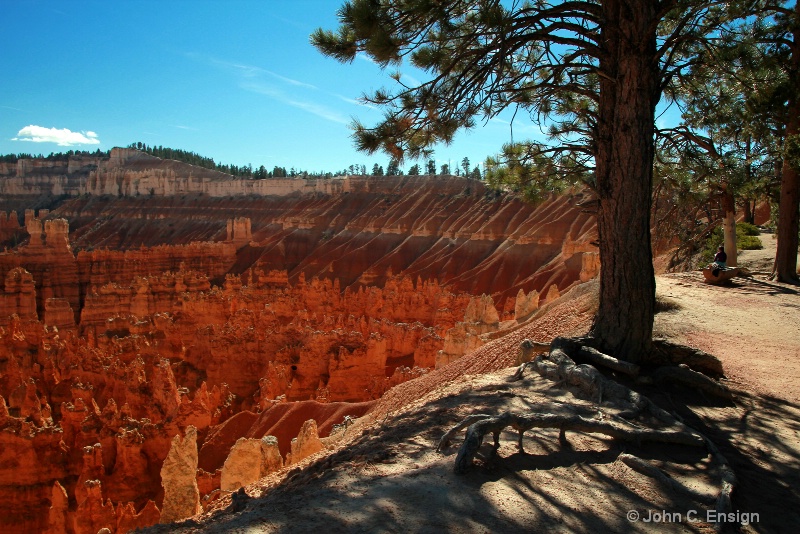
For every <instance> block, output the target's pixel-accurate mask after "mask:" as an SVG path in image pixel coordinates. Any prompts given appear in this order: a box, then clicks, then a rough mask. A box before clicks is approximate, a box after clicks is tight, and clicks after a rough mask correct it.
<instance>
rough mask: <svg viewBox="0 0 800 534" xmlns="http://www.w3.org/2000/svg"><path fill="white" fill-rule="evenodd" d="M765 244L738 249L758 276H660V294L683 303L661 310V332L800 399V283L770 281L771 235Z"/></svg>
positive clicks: (758, 388)
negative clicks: (708, 279)
mask: <svg viewBox="0 0 800 534" xmlns="http://www.w3.org/2000/svg"><path fill="white" fill-rule="evenodd" d="M760 238H761V241H762V243H763V244H764V248H763V249H762V250H745V251H742V252H741V253H740V256H739V266H740V267H744V268H746V269H748V270H749V271H750V272H751V273H752V276H750V277H747V278H743V277H737V278H734V279H733V281H732V282H731V283H730V284H729V285H725V286H714V285H710V284H706V283H704V281H703V277H702V275H700V273H698V272H688V273H679V274H670V275H664V276H659V277H657V279H656V283H657V290H656V293H657V295H659V297H660V298H662V299H663V300H665V301H666V302H668V303H673V304H675V305H676V306H677V307H678V309H676V310H674V311H669V312H665V313H660V314H658V315H657V316H656V324H655V334H656V336H661V337H668V338H670V339H672V340H673V341H676V342H678V343H684V344H686V345H691V346H693V347H697V348H699V349H702V350H704V351H706V352H710V353H712V354H714V355H716V356H718V357H719V358H720V359H722V361H723V364H724V368H725V373H726V375H727V376H728V377H729V378H730V379H731V380H732V381H734V382H735V383H737V384H741V385H743V386H747V387H748V388H749V389H752V390H753V391H755V392H758V393H761V394H769V395H774V396H777V397H781V398H783V399H786V400H790V401H794V402H797V401H800V288H799V287H797V286H791V285H787V284H780V283H776V282H771V281H769V280H768V279H767V274H768V271H769V269H771V266H772V261H773V259H774V258H775V239H774V236H773V234H767V233H764V234H762V235H761V236H760Z"/></svg>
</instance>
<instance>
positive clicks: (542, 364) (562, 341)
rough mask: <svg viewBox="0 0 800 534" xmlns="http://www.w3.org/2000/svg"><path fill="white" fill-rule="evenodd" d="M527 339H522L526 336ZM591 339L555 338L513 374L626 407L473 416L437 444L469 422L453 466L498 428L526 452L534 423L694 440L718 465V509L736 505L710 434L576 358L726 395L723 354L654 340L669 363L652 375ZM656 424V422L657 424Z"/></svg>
mask: <svg viewBox="0 0 800 534" xmlns="http://www.w3.org/2000/svg"><path fill="white" fill-rule="evenodd" d="M523 343H525V342H524V341H523ZM591 343H592V340H591V339H589V338H579V339H566V338H556V339H554V340H553V342H552V343H551V346H550V352H549V353H541V354H539V355H537V356H535V357H533V359H532V360H531V361H529V362H526V363H522V364H521V365H520V366H519V367H518V368H517V371H516V372H515V373H514V376H513V378H512V380H518V379H520V378H522V377H523V376H524V374H525V372H526V371H527V370H528V369H534V370H535V371H536V372H537V373H538V374H540V375H541V376H542V377H544V378H547V379H549V380H552V381H554V382H557V383H559V384H565V385H569V386H573V387H575V388H577V389H578V390H579V391H580V392H582V393H583V394H585V395H587V396H589V397H590V398H592V399H593V400H595V402H597V404H600V403H604V404H607V405H609V404H610V405H611V406H614V407H615V408H618V409H620V410H621V411H620V412H619V413H618V414H617V415H616V416H614V415H609V414H604V413H603V412H601V411H600V409H599V408H598V410H597V412H598V415H599V416H598V417H594V418H587V417H583V416H580V415H578V414H577V413H575V411H576V409H575V408H571V409H570V410H571V412H572V413H567V414H553V413H535V412H532V413H525V414H514V413H511V412H505V413H502V414H500V415H497V416H490V415H485V414H481V415H471V416H469V417H467V418H465V419H464V420H463V421H461V422H460V423H459V424H458V425H456V426H455V427H453V428H452V429H450V430H449V431H448V432H447V433H445V435H444V436H442V439H441V440H440V441H439V445H438V447H437V450H441V449H443V448H445V447H446V446H447V445H448V444H449V442H450V441H451V440H452V439H453V436H454V435H455V434H456V433H457V432H459V431H460V430H461V429H463V428H467V427H468V428H467V433H466V436H465V438H464V443H463V444H462V445H461V447H460V449H459V451H458V454H457V456H456V460H455V465H454V471H455V472H456V473H463V472H465V471H466V470H467V469H468V468H469V466H470V465H471V464H472V461H473V458H474V457H475V455H476V454H477V452H478V449H479V448H480V446H481V444H482V443H483V438H484V437H485V436H486V434H489V433H491V434H492V435H493V437H494V446H495V449H497V448H498V447H499V439H500V433H501V432H502V431H503V430H504V429H506V428H508V427H511V428H513V429H515V430H517V431H518V433H519V437H518V447H519V450H520V452H524V450H523V446H522V440H523V434H524V433H525V432H526V431H527V430H530V429H532V428H558V429H559V431H560V434H559V438H560V441H561V443H562V444H564V443H566V439H565V432H567V431H572V432H585V433H593V434H602V435H605V436H608V437H610V438H613V439H615V440H619V441H623V442H633V443H637V444H639V443H642V442H661V443H670V444H680V445H688V446H694V447H703V446H705V447H706V448H707V449H708V451H709V452H710V453H711V455H712V457H713V459H714V461H715V463H716V464H717V469H716V470H717V472H718V473H719V478H720V490H719V494H718V496H717V497H716V508H717V512H718V513H720V514H721V513H727V512H729V511H730V510H731V492H732V491H733V488H734V487H735V485H736V476H735V474H734V472H733V470H732V469H731V467H730V465H729V464H728V463H727V461H726V460H725V458H724V457H723V456H722V454H720V452H719V449H718V448H717V447H716V445H715V444H714V443H713V442H712V441H711V440H709V439H708V438H707V437H705V436H703V435H702V434H700V433H699V432H697V431H696V430H694V429H692V428H689V427H688V426H686V425H685V424H684V423H683V422H682V421H681V420H680V419H679V418H677V417H675V416H674V415H672V414H670V413H669V412H667V411H666V410H664V409H662V408H660V407H658V406H657V405H656V404H655V403H653V402H652V401H651V400H650V399H649V398H647V397H646V396H644V395H641V394H640V393H638V392H636V391H634V390H632V389H631V388H629V387H627V386H625V385H623V384H621V383H619V382H617V381H616V380H613V379H609V378H607V377H606V376H605V375H603V374H602V373H601V372H600V371H598V370H597V368H596V367H594V366H592V365H588V364H585V363H581V364H576V363H575V361H574V360H573V358H575V359H577V360H579V361H588V362H591V363H593V364H595V365H599V366H602V367H605V368H607V369H610V370H612V371H613V372H615V373H622V374H625V375H627V376H629V377H632V378H634V379H635V381H636V382H637V383H656V384H661V383H663V382H676V383H679V384H682V385H685V386H689V387H691V388H693V389H697V390H700V391H703V392H706V393H710V394H713V395H716V396H719V397H723V398H725V399H732V398H733V395H732V394H731V392H730V390H728V388H727V387H725V385H723V384H721V383H719V382H718V381H717V380H714V378H719V377H722V376H724V375H723V372H722V364H721V363H720V361H719V359H717V358H716V357H714V356H712V355H710V354H706V353H704V352H702V351H698V350H695V349H691V348H689V347H683V346H680V345H675V344H672V343H669V342H665V341H657V342H656V347H657V348H656V351H657V352H658V354H657V355H656V361H657V363H659V364H664V365H662V366H660V367H657V368H656V369H655V370H653V371H651V372H649V373H648V374H643V370H642V368H641V367H639V366H638V365H634V364H631V363H628V362H624V361H621V360H618V359H617V358H614V357H613V356H609V355H607V354H603V353H602V352H600V351H599V350H597V349H596V348H595V347H592V346H591ZM532 348H533V347H529V346H528V345H525V346H524V347H523V346H521V349H522V350H525V351H528V352H530V351H531V350H530V349H532ZM703 373H707V374H708V375H711V376H712V377H714V378H710V377H709V376H706V374H703ZM640 416H648V418H646V419H645V420H644V421H642V420H640V421H638V422H637V424H634V423H632V422H631V420H632V419H634V418H637V417H640ZM656 421H657V422H656ZM654 423H655V424H656V426H657V428H654V427H653V426H652V425H653V424H654ZM619 459H620V460H621V461H622V462H624V463H625V464H626V465H628V466H630V467H631V468H632V469H635V470H636V471H638V472H640V473H642V474H644V475H646V476H648V477H651V478H653V479H655V480H657V481H658V482H659V483H660V484H661V485H662V486H663V487H665V488H667V489H669V490H672V491H676V492H679V493H682V494H684V495H686V496H688V497H690V498H692V499H693V500H695V501H697V502H700V503H705V504H710V503H711V502H712V501H714V500H715V499H714V498H712V497H709V496H708V495H702V494H700V493H698V492H696V491H694V490H691V489H689V488H687V487H685V486H684V485H682V484H680V483H679V482H677V481H675V480H673V479H672V478H670V477H669V476H667V475H666V474H665V473H664V472H662V471H661V470H660V469H658V468H656V467H654V466H652V465H650V464H649V463H647V462H645V461H644V460H641V459H639V458H637V457H635V456H632V455H630V454H621V455H620V457H619Z"/></svg>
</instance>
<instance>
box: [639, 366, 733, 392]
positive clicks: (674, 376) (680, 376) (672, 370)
mask: <svg viewBox="0 0 800 534" xmlns="http://www.w3.org/2000/svg"><path fill="white" fill-rule="evenodd" d="M650 376H651V378H652V381H653V382H655V383H656V384H659V383H662V382H675V383H678V384H681V385H684V386H688V387H691V388H695V389H698V390H700V391H704V392H706V393H710V394H711V395H715V396H717V397H722V398H723V399H728V400H732V399H733V393H731V390H730V389H728V388H727V387H726V386H725V385H723V384H721V383H719V382H717V381H716V380H713V379H711V378H709V377H707V376H706V375H704V374H701V373H698V372H695V371H692V370H691V369H689V368H688V367H686V366H683V365H680V366H678V367H659V368H658V369H656V370H655V371H653V373H652V374H651V375H650Z"/></svg>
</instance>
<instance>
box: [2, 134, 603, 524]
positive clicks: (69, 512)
mask: <svg viewBox="0 0 800 534" xmlns="http://www.w3.org/2000/svg"><path fill="white" fill-rule="evenodd" d="M0 194H2V197H0V209H3V210H5V211H4V212H3V213H0V215H1V216H0V238H2V240H3V244H4V246H5V247H7V248H6V249H5V251H4V252H0V284H2V288H3V291H2V293H0V530H3V531H4V532H32V531H46V532H70V533H72V532H91V533H92V534H94V533H95V532H97V530H99V529H101V528H108V529H109V530H110V531H111V532H125V531H127V530H128V529H131V528H135V527H137V526H144V525H149V524H153V523H154V522H158V521H159V520H162V519H164V520H165V519H171V518H175V517H179V516H181V515H182V514H187V513H191V512H192V511H196V510H199V509H201V508H203V507H204V506H206V505H207V503H208V502H209V500H213V499H214V498H215V496H218V495H219V494H220V491H221V490H226V489H230V488H232V487H235V484H236V483H237V482H235V481H236V480H239V478H236V477H241V473H243V472H247V471H248V470H247V469H245V467H244V466H246V465H250V463H248V462H251V463H252V462H255V463H254V464H253V465H257V466H258V465H260V466H261V467H257V468H256V472H262V471H259V469H262V470H271V469H275V468H280V465H282V464H283V463H284V462H286V463H288V462H290V461H291V462H297V461H299V460H300V459H301V458H302V456H305V455H306V454H310V453H311V452H312V451H315V450H319V447H321V446H323V445H321V442H320V441H319V438H318V435H319V436H322V437H323V439H325V438H324V437H325V436H327V435H328V434H329V433H330V432H331V430H332V428H333V425H334V424H337V423H340V422H341V421H342V420H343V418H344V417H345V416H352V417H359V416H361V415H363V414H364V413H365V412H366V411H368V410H369V409H371V407H372V404H373V403H374V401H375V399H377V398H379V397H381V396H382V395H383V394H384V392H386V391H387V390H388V389H390V388H392V387H393V386H395V385H397V384H400V383H402V382H405V381H408V380H411V379H414V378H416V377H419V376H422V375H424V374H426V373H427V371H428V370H429V369H432V368H434V367H441V366H444V365H447V364H448V363H449V362H450V361H452V360H454V359H457V358H459V357H461V356H463V355H464V354H467V353H469V352H470V351H471V350H472V349H474V348H476V347H478V346H480V345H481V344H483V343H485V338H484V337H482V336H483V335H484V334H486V333H488V332H492V331H496V330H498V329H501V328H508V327H513V326H514V325H515V324H517V322H518V320H522V319H523V318H524V317H525V316H527V315H529V314H530V313H531V312H532V311H533V310H535V309H536V308H537V306H538V303H539V298H540V297H539V294H540V293H541V295H542V296H541V299H542V301H543V302H545V301H548V300H550V299H552V298H555V296H557V295H558V293H559V291H563V290H565V289H566V288H568V287H570V286H572V285H574V284H576V283H578V282H580V281H582V280H587V279H589V278H591V277H592V276H594V275H595V274H596V273H597V270H598V268H599V263H598V259H597V253H596V247H595V246H594V245H593V241H594V240H595V239H596V230H595V226H594V217H593V216H592V215H591V214H590V213H587V212H585V211H584V210H583V208H582V207H581V203H582V202H584V201H585V200H586V198H585V197H586V195H584V194H583V193H580V192H577V193H572V194H566V195H563V196H560V197H553V198H551V199H550V200H548V201H546V202H544V203H542V204H540V205H538V206H531V205H529V204H526V203H524V202H521V201H519V200H518V199H516V198H514V197H513V196H512V195H508V194H503V193H498V192H495V191H491V190H488V189H487V188H486V187H485V186H484V184H483V183H481V182H478V181H474V180H467V179H463V178H458V177H453V176H446V177H442V176H437V177H413V176H398V177H366V176H351V177H344V178H335V179H328V180H303V179H280V180H261V181H254V180H239V179H234V178H232V177H230V176H227V175H224V174H221V173H218V172H216V171H208V170H206V169H200V168H197V167H193V166H191V165H187V164H184V163H180V162H175V161H162V160H159V159H158V158H153V157H151V156H146V155H143V154H141V153H138V152H136V151H133V150H130V149H114V150H112V153H111V157H110V158H95V157H87V156H80V157H71V158H69V159H68V160H60V161H51V160H19V161H18V162H17V163H16V164H10V163H2V164H0ZM37 210H38V211H37ZM481 295H488V296H484V297H481ZM309 421H314V423H310V422H309ZM266 436H274V438H269V439H268V438H267V437H266ZM295 436H297V440H296V441H293V440H292V438H294V437H295ZM262 438H263V439H262ZM248 455H249V456H248ZM253 455H255V456H253ZM259 455H261V456H259ZM258 458H261V460H258ZM284 458H285V460H284ZM259 461H260V462H261V463H260V464H259ZM187 466H188V467H187ZM187 469H188V471H187ZM263 472H266V471H263ZM238 483H243V482H241V481H239V482H238ZM165 510H166V512H165ZM162 514H164V516H163V517H162Z"/></svg>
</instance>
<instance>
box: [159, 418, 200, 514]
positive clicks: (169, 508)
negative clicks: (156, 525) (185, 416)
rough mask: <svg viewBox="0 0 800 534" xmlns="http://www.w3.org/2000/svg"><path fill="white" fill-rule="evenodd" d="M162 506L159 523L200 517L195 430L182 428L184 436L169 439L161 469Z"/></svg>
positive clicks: (191, 427)
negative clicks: (170, 440) (169, 443)
mask: <svg viewBox="0 0 800 534" xmlns="http://www.w3.org/2000/svg"><path fill="white" fill-rule="evenodd" d="M161 485H162V487H163V488H164V506H163V507H162V509H161V523H171V522H173V521H180V520H181V519H186V518H187V517H191V516H193V515H196V514H198V513H200V510H201V508H200V492H199V491H198V489H197V429H195V428H194V427H193V426H189V427H187V428H186V435H185V436H184V437H183V438H181V436H180V434H179V435H176V436H175V437H174V438H172V446H171V447H170V449H169V454H168V455H167V457H166V459H165V460H164V465H163V466H162V467H161Z"/></svg>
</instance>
